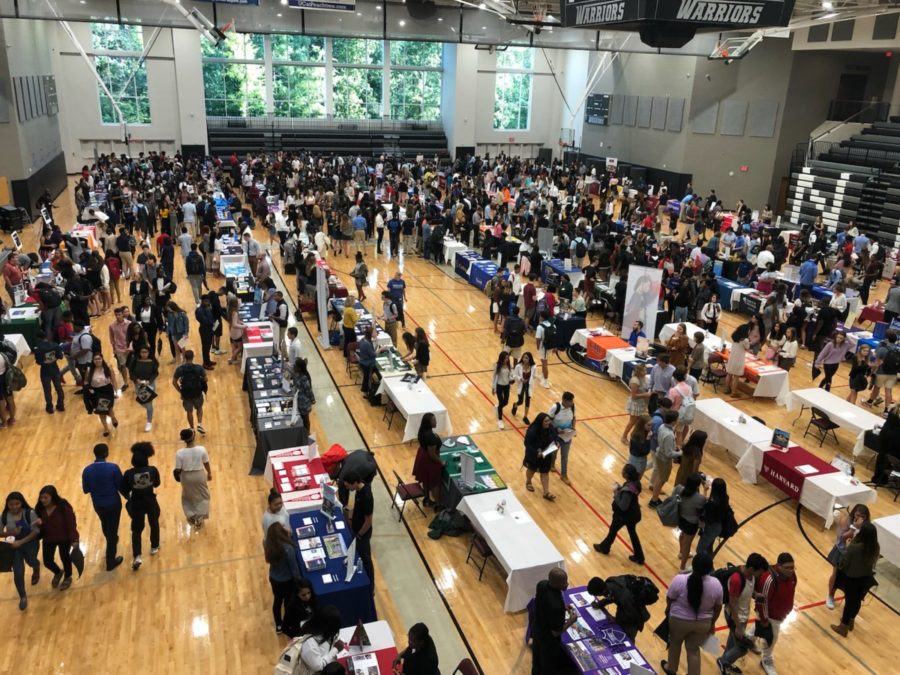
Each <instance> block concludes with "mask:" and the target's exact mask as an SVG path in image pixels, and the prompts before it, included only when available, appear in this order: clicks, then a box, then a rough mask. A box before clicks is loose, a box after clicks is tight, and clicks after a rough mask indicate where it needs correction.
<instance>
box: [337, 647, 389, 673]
mask: <svg viewBox="0 0 900 675" xmlns="http://www.w3.org/2000/svg"><path fill="white" fill-rule="evenodd" d="M396 656H397V648H396V647H386V648H384V649H379V650H378V651H376V652H375V658H376V659H378V670H379V672H380V673H381V675H391V673H393V672H394V669H393V668H394V658H395V657H396ZM338 661H340V662H341V663H342V664H343V665H344V667H345V668H347V672H348V673H352V672H353V671H351V670H350V663H349V661H350V657H349V656H345V657H344V658H338Z"/></svg>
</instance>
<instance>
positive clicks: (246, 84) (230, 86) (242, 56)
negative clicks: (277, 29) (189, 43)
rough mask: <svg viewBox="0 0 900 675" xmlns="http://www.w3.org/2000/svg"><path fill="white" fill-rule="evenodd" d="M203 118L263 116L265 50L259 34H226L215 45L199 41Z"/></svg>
mask: <svg viewBox="0 0 900 675" xmlns="http://www.w3.org/2000/svg"><path fill="white" fill-rule="evenodd" d="M200 44H201V45H202V51H203V90H204V92H205V94H206V114H207V115H228V116H231V117H260V116H263V115H265V114H266V73H265V61H264V59H265V49H264V46H263V36H262V35H251V34H246V33H229V34H228V37H227V39H226V40H224V41H223V42H222V43H221V44H219V45H218V46H216V45H213V44H212V43H210V42H209V41H208V40H201V42H200Z"/></svg>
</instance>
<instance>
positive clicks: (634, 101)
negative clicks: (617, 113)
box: [622, 94, 638, 127]
mask: <svg viewBox="0 0 900 675" xmlns="http://www.w3.org/2000/svg"><path fill="white" fill-rule="evenodd" d="M637 107H638V97H637V96H632V95H631V94H629V95H627V96H626V97H625V107H624V112H623V115H622V123H623V124H624V125H625V126H628V127H633V126H634V125H635V124H637Z"/></svg>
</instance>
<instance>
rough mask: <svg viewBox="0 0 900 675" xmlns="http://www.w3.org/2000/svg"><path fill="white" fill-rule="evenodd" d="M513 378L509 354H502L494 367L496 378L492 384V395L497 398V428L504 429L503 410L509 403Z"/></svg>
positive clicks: (504, 352)
mask: <svg viewBox="0 0 900 675" xmlns="http://www.w3.org/2000/svg"><path fill="white" fill-rule="evenodd" d="M512 377H513V369H512V363H511V361H510V358H509V352H506V351H503V352H500V355H499V356H498V357H497V363H496V364H495V365H494V377H493V380H492V382H491V393H492V394H494V396H496V397H497V406H496V408H497V428H498V429H503V428H504V427H503V408H505V407H506V404H507V403H509V387H510V382H511V381H512Z"/></svg>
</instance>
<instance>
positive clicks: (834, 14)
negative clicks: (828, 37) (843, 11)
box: [819, 12, 838, 21]
mask: <svg viewBox="0 0 900 675" xmlns="http://www.w3.org/2000/svg"><path fill="white" fill-rule="evenodd" d="M837 15H838V13H837V12H828V14H823V15H822V16H820V17H819V21H824V20H825V19H833V18H834V17H836V16H837Z"/></svg>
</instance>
